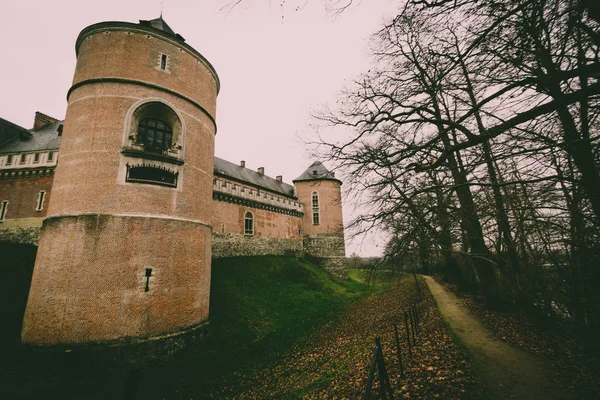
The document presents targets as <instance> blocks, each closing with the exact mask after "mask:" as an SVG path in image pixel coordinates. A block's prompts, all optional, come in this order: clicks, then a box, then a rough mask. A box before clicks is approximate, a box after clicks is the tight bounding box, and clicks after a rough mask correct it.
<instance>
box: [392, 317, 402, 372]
mask: <svg viewBox="0 0 600 400" xmlns="http://www.w3.org/2000/svg"><path fill="white" fill-rule="evenodd" d="M394 335H395V336H396V353H398V365H399V366H400V376H401V377H402V378H404V365H402V352H401V351H400V337H399V336H398V325H397V324H394Z"/></svg>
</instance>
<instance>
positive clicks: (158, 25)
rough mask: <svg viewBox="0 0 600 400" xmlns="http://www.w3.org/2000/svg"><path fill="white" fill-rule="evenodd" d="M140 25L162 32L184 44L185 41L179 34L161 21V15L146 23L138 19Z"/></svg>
mask: <svg viewBox="0 0 600 400" xmlns="http://www.w3.org/2000/svg"><path fill="white" fill-rule="evenodd" d="M140 25H144V26H149V27H151V28H154V29H157V30H159V31H163V32H165V33H168V34H169V35H171V36H175V37H176V38H177V39H179V40H181V41H183V42H185V39H184V38H183V37H182V36H181V35H180V34H178V33H175V31H174V30H173V29H171V27H170V26H169V24H167V22H166V21H165V20H164V19H163V17H162V14H161V16H160V17H158V18H155V19H151V20H148V21H146V20H143V19H140Z"/></svg>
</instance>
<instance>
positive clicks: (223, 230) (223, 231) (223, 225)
mask: <svg viewBox="0 0 600 400" xmlns="http://www.w3.org/2000/svg"><path fill="white" fill-rule="evenodd" d="M221 233H225V224H221Z"/></svg>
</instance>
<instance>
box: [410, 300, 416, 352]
mask: <svg viewBox="0 0 600 400" xmlns="http://www.w3.org/2000/svg"><path fill="white" fill-rule="evenodd" d="M408 309H409V312H408V316H409V317H410V330H411V332H412V337H413V346H416V345H417V337H416V335H415V321H414V318H413V313H412V307H409V308H408Z"/></svg>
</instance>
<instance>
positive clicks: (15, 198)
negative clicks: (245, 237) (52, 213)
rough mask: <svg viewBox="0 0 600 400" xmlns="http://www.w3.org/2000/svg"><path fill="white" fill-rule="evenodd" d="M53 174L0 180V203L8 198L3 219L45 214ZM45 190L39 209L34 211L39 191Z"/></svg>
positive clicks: (35, 216) (33, 216) (36, 216)
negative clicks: (41, 205) (40, 208)
mask: <svg viewBox="0 0 600 400" xmlns="http://www.w3.org/2000/svg"><path fill="white" fill-rule="evenodd" d="M53 179H54V177H53V176H44V177H41V178H21V179H3V180H0V203H1V202H2V201H4V200H8V208H7V212H6V216H5V219H7V220H8V219H15V218H40V217H45V216H46V210H47V208H48V203H49V201H50V191H51V190H52V181H53ZM42 190H44V191H46V194H45V196H44V204H43V207H42V210H41V211H36V207H37V204H38V198H39V195H40V191H42ZM1 227H2V224H1V223H0V228H1Z"/></svg>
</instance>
